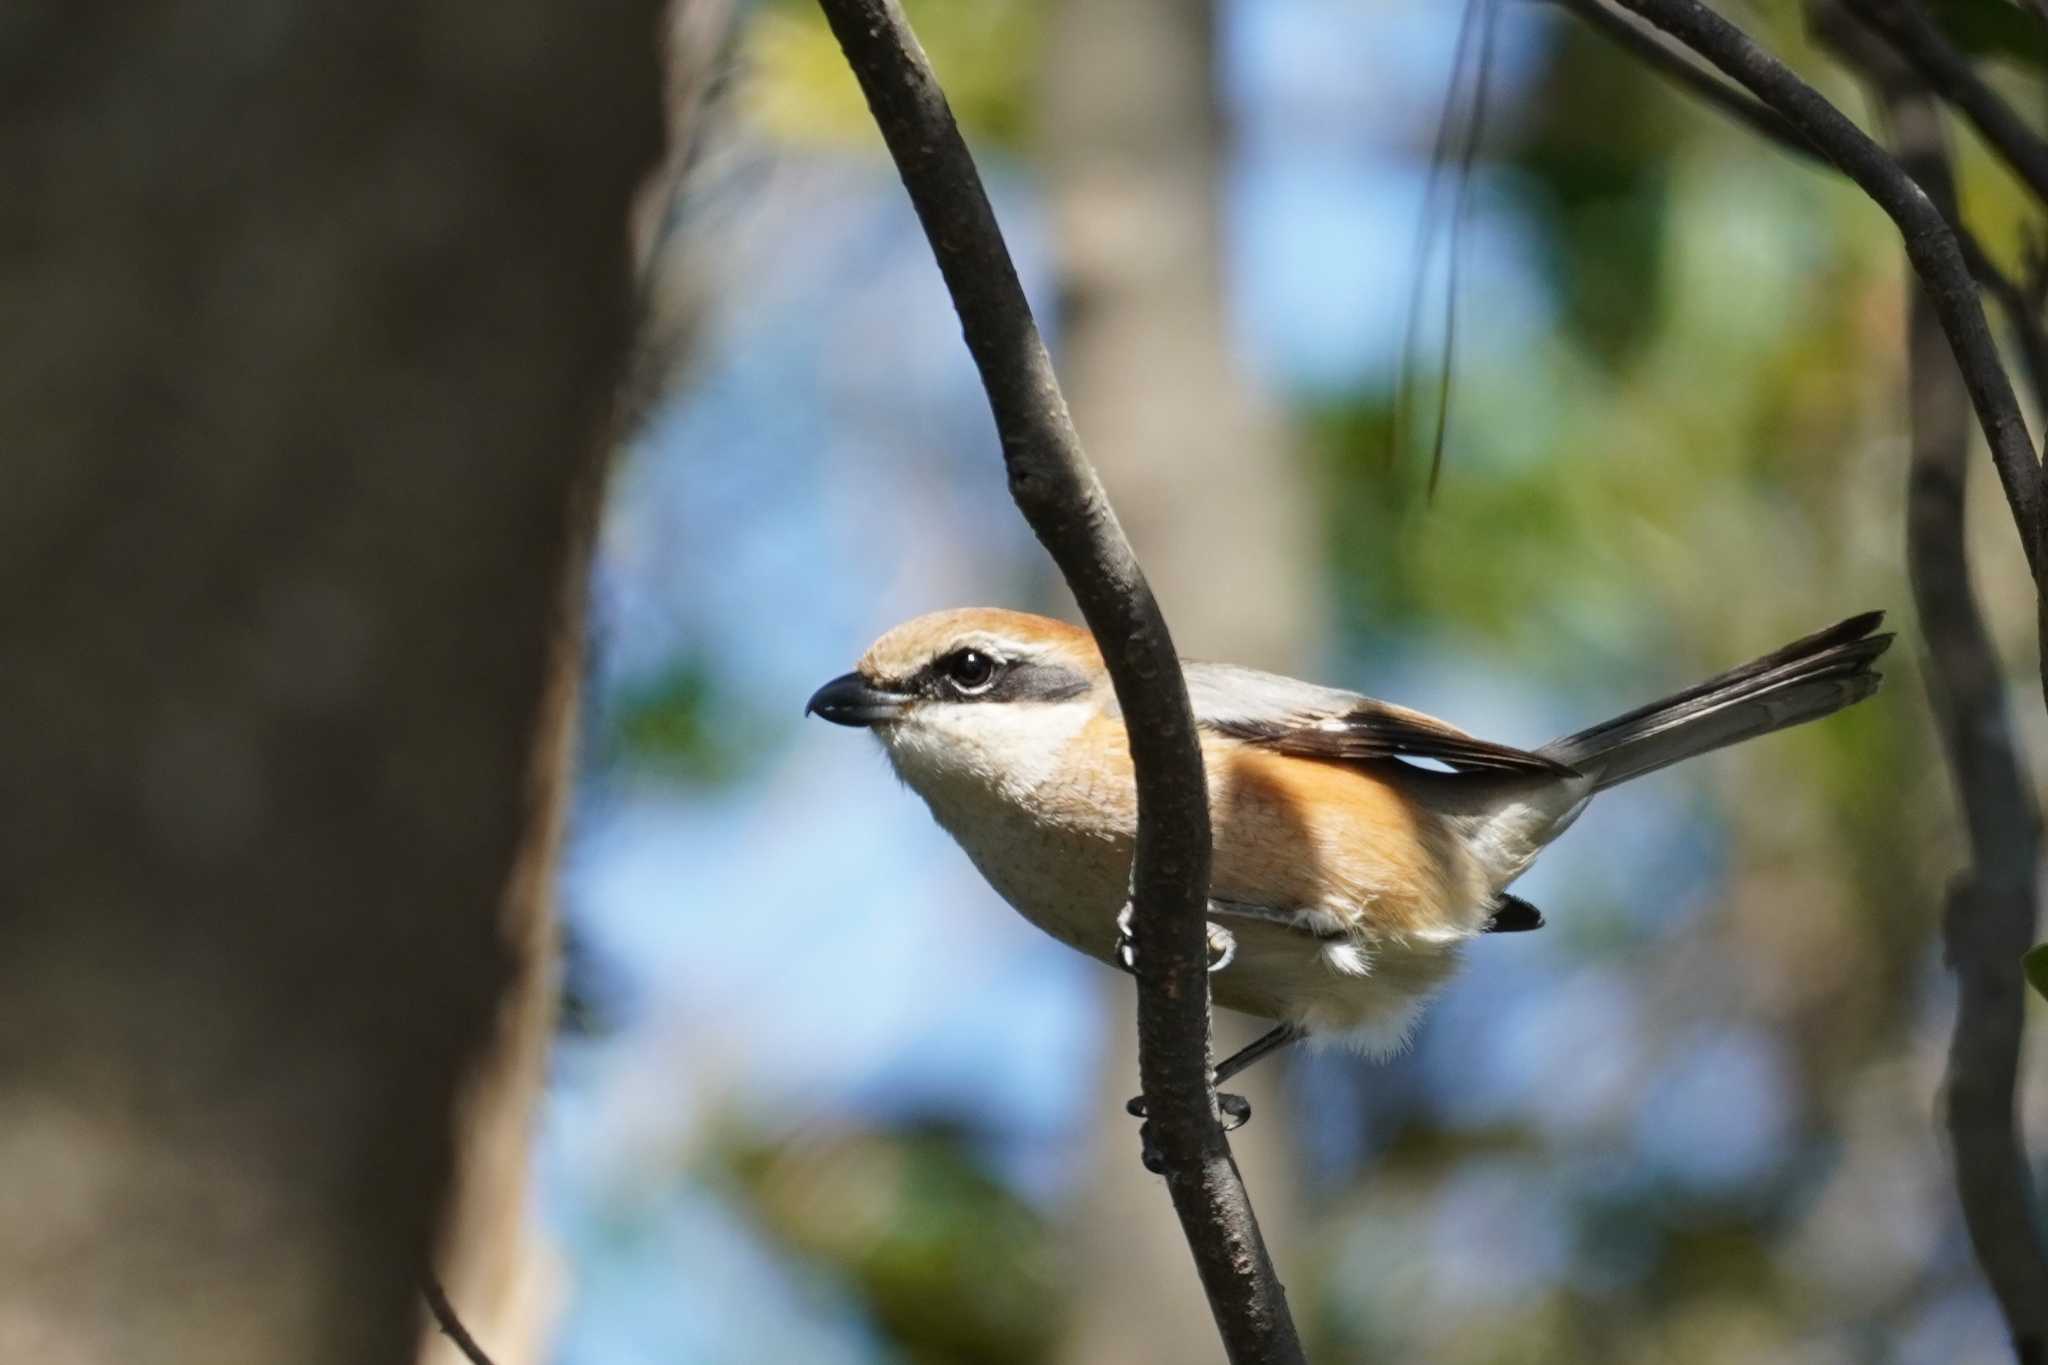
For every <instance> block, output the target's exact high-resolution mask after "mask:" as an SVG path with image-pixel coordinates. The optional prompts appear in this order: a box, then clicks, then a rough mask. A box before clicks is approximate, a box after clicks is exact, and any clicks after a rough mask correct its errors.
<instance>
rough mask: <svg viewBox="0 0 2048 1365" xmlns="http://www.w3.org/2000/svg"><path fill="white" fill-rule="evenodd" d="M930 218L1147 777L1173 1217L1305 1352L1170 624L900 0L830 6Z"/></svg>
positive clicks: (1233, 1319)
mask: <svg viewBox="0 0 2048 1365" xmlns="http://www.w3.org/2000/svg"><path fill="white" fill-rule="evenodd" d="M819 7H820V8H821V9H823V10H824V12H825V18H826V20H827V22H828V23H829V24H830V25H831V27H832V31H833V34H834V35H835V36H836V37H837V38H838V40H839V45H840V47H841V48H842V49H844V51H845V53H846V59H847V61H848V63H849V64H850V65H851V66H852V67H853V71H854V74H855V76H856V77H858V78H859V81H860V85H861V90H862V92H863V93H864V94H865V95H866V96H867V101H868V107H869V108H870V109H871V110H872V111H873V113H874V117H875V122H876V124H877V125H879V127H880V128H881V130H882V138H883V141H884V142H886V143H887V144H888V147H889V152H890V154H891V155H892V156H893V157H894V158H895V161H896V166H897V170H898V171H899V172H900V173H901V174H902V177H903V183H904V187H905V188H906V189H907V190H908V191H909V193H910V200H911V203H912V205H913V206H914V207H915V208H916V210H917V215H918V218H919V219H920V221H922V222H923V224H924V229H925V235H926V236H927V237H928V238H929V239H930V241H931V246H932V252H933V254H934V255H935V256H936V257H937V258H938V263H939V270H940V273H941V274H942V275H944V277H945V281H946V287H947V289H948V290H949V291H950V292H951V294H952V296H953V305H954V307H955V309H956V310H958V312H959V314H960V324H961V331H962V333H963V334H964V335H965V338H966V341H967V348H968V350H969V351H970V352H971V353H972V354H973V356H974V362H975V365H976V366H977V367H978V368H979V370H980V372H981V379H982V384H983V387H984V388H986V389H987V391H988V399H989V406H990V408H991V409H992V411H993V412H994V415H995V422H996V430H997V433H998V435H999V436H1000V437H1001V440H1002V445H1003V463H1004V466H1005V468H1006V469H1007V471H1008V474H1009V483H1010V492H1011V496H1012V497H1014V498H1015V500H1016V502H1017V506H1018V508H1019V509H1020V510H1021V511H1022V512H1023V514H1024V518H1025V520H1026V521H1028V522H1029V523H1030V524H1031V529H1032V530H1033V531H1034V532H1036V533H1037V535H1038V538H1039V539H1040V540H1041V541H1042V542H1043V543H1044V544H1045V547H1046V549H1047V550H1048V551H1050V552H1051V554H1052V557H1053V560H1054V562H1055V563H1056V564H1058V566H1059V569H1060V572H1061V573H1062V574H1063V575H1064V576H1065V578H1066V580H1067V584H1068V586H1069V587H1070V588H1071V589H1072V590H1073V593H1074V599H1075V601H1076V602H1078V603H1079V604H1080V607H1081V612H1082V615H1083V616H1085V617H1086V618H1087V621H1088V625H1089V628H1090V629H1091V630H1093V631H1094V632H1095V638H1096V639H1097V641H1099V642H1100V643H1101V645H1102V647H1103V658H1104V661H1105V662H1106V663H1107V665H1108V667H1109V673H1110V678H1111V681H1112V682H1113V683H1114V684H1115V688H1116V696H1117V700H1118V702H1119V704H1120V705H1121V706H1122V707H1123V711H1124V716H1125V721H1126V725H1127V727H1128V730H1129V734H1130V743H1131V759H1132V762H1133V764H1134V766H1135V768H1136V770H1137V784H1138V812H1139V813H1138V840H1137V855H1136V862H1135V866H1134V871H1133V878H1132V885H1133V899H1134V900H1135V902H1136V930H1137V935H1138V938H1139V939H1140V941H1142V942H1143V943H1144V945H1145V950H1144V952H1143V953H1142V954H1141V955H1140V956H1139V959H1138V1048H1139V1051H1138V1065H1139V1076H1140V1080H1141V1082H1142V1084H1143V1088H1144V1092H1145V1099H1146V1102H1147V1104H1148V1106H1149V1108H1150V1114H1151V1120H1152V1124H1153V1131H1154V1133H1155V1135H1156V1140H1157V1145H1158V1150H1159V1152H1160V1155H1161V1156H1162V1158H1163V1159H1164V1164H1165V1168H1166V1179H1167V1186H1168V1189H1169V1190H1170V1191H1171V1193H1172V1196H1173V1204H1174V1209H1175V1211H1176V1212H1177V1213H1178V1214H1179V1215H1180V1221H1181V1227H1182V1230H1183V1231H1184V1232H1185V1234H1186V1236H1187V1239H1188V1246H1189V1249H1190V1250H1191V1251H1192V1252H1193V1253H1194V1258H1195V1264H1196V1268H1197V1269H1198V1270H1199V1271H1200V1273H1201V1277H1202V1284H1203V1287H1204V1289H1205V1290H1206V1291H1207V1293H1208V1296H1209V1304H1210V1308H1211V1310H1212V1311H1213V1312H1214V1314H1215V1316H1216V1326H1217V1330H1218V1332H1219V1333H1220V1334H1221V1336H1222V1338H1223V1344H1224V1348H1225V1350H1226V1351H1227V1352H1228V1354H1229V1357H1230V1359H1231V1360H1232V1361H1235V1362H1252V1361H1259V1362H1269V1361H1270V1362H1295V1361H1301V1360H1303V1359H1304V1357H1303V1355H1302V1349H1301V1343H1300V1340H1299V1338H1298V1337H1297V1335H1296V1333H1295V1329H1294V1323H1293V1320H1292V1319H1291V1317H1290V1316H1289V1314H1288V1310H1287V1300H1286V1294H1285V1292H1284V1291H1283V1290H1282V1288H1281V1286H1280V1281H1279V1278H1278V1277H1277V1276H1276V1275H1275V1273H1274V1271H1273V1264H1272V1260H1271V1258H1270V1257H1269V1256H1268V1255H1267V1253H1266V1247H1265V1242H1264V1240H1263V1239H1262V1238H1261V1236H1260V1234H1259V1227H1258V1222H1257V1219H1256V1218H1255V1217H1254V1216H1253V1213H1252V1206H1251V1201H1250V1199H1249V1198H1248V1197H1247V1196H1246V1194H1245V1190H1244V1182H1243V1179H1242V1177H1241V1176H1240V1175H1239V1174H1238V1170H1237V1165H1236V1163H1235V1161H1233V1160H1232V1158H1231V1154H1230V1145H1229V1142H1228V1141H1227V1140H1226V1139H1225V1137H1224V1135H1223V1130H1222V1126H1221V1125H1220V1124H1219V1123H1218V1122H1217V1117H1216V1095H1215V1086H1214V1084H1213V1082H1212V1081H1211V1079H1210V1069H1209V982H1208V971H1207V967H1208V952H1207V943H1206V936H1205V934H1204V932H1203V925H1204V919H1203V910H1204V906H1205V904H1206V902H1207V897H1208V889H1209V858H1210V836H1209V800H1208V784H1207V777H1206V774H1205V773H1204V771H1203V768H1202V758H1201V750H1200V747H1199V745H1198V743H1197V739H1196V734H1195V726H1194V716H1193V713H1192V711H1191V710H1190V708H1189V706H1188V698H1187V687H1186V684H1185V682H1184V680H1183V679H1182V677H1181V672H1180V664H1179V661H1178V660H1177V658H1176V657H1175V654H1174V648H1173V641H1172V639H1171V637H1170V636H1169V635H1168V633H1167V629H1166V622H1165V619H1164V618H1163V617H1162V616H1161V615H1160V612H1159V607H1158V604H1157V603H1156V602H1155V601H1154V600H1153V597H1152V592H1151V589H1150V588H1149V587H1147V586H1146V583H1145V578H1144V575H1143V573H1142V572H1141V571H1140V570H1139V568H1138V563H1137V560H1136V559H1135V557H1133V555H1132V553H1131V548H1130V545H1129V543H1128V542H1127V541H1126V540H1125V539H1124V534H1123V530H1122V528H1121V527H1120V526H1118V524H1117V520H1116V515H1115V513H1114V512H1113V511H1112V510H1111V509H1110V506H1109V500H1108V499H1107V497H1105V496H1104V494H1103V491H1102V486H1101V484H1100V483H1099V482H1098V480H1097V479H1096V477H1095V471H1094V469H1093V468H1092V467H1091V466H1090V465H1089V463H1088V460H1087V457H1086V456H1085V455H1084V454H1083V453H1082V449H1081V442H1080V438H1079V437H1078V435H1076V433H1075V431H1074V427H1073V422H1072V420H1071V419H1070V418H1069V416H1068V414H1067V405H1066V400H1065V399H1064V398H1063V397H1062V396H1061V394H1060V389H1059V384H1058V381H1057V380H1056V379H1055V378H1054V375H1053V371H1052V364H1051V362H1050V360H1049V359H1048V358H1047V356H1046V352H1045V345H1044V343H1043V341H1041V339H1040V337H1039V334H1038V328H1037V324H1036V323H1035V322H1034V321H1033V320H1032V316H1031V309H1030V305H1029V304H1028V303H1027V302H1026V300H1025V297H1024V291H1023V289H1022V287H1021V286H1020V285H1019V284H1018V282H1017V272H1016V268H1015V267H1014V266H1013V265H1012V263H1011V261H1010V254H1009V250H1008V248H1007V247H1006V246H1005V245H1004V244H1003V238H1002V233H1001V231H1000V229H999V228H998V227H997V225H996V220H995V213H994V211H993V210H992V209H991V208H990V206H989V202H988V196H987V194H986V192H985V191H984V190H983V188H982V184H981V177H980V176H979V174H978V173H977V172H976V170H975V167H974V161H973V158H972V157H971V156H970V155H969V154H968V151H967V145H966V143H965V142H964V141H963V140H962V138H961V136H960V130H959V128H958V126H957V125H956V124H955V123H954V120H953V115H952V111H951V110H950V109H949V108H948V107H947V105H946V99H945V95H944V93H943V92H942V91H941V90H940V89H939V85H938V81H937V79H936V78H935V77H934V76H933V74H932V70H931V67H930V64H929V63H928V62H927V61H926V59H925V56H924V52H923V50H922V49H921V48H920V47H919V45H918V42H917V38H916V36H915V35H914V34H913V33H912V32H911V30H910V26H909V24H908V23H907V22H906V20H905V19H904V17H903V14H902V11H901V10H900V8H899V7H898V5H897V4H896V3H894V0H819Z"/></svg>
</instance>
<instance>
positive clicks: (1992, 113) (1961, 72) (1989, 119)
mask: <svg viewBox="0 0 2048 1365" xmlns="http://www.w3.org/2000/svg"><path fill="white" fill-rule="evenodd" d="M1844 3H1845V4H1846V6H1847V8H1848V10H1849V12H1850V13H1851V14H1854V15H1855V16H1856V17H1857V18H1858V19H1861V20H1862V21H1863V22H1864V23H1865V24H1867V25H1868V26H1869V27H1870V29H1871V30H1872V31H1873V32H1875V33H1878V34H1880V35H1882V36H1883V38H1884V39H1885V41H1886V42H1887V43H1889V44H1890V46H1891V49H1892V50H1893V51H1894V52H1896V53H1898V54H1899V56H1900V57H1902V58H1904V59H1905V61H1906V64H1907V65H1908V66H1910V67H1912V69H1913V70H1914V72H1916V73H1917V74H1918V75H1919V77H1920V79H1921V81H1922V82H1924V86H1925V88H1926V89H1927V90H1929V91H1931V92H1933V93H1935V94H1939V95H1940V96H1941V97H1942V99H1944V100H1946V101H1948V103H1950V104H1952V105H1954V106H1955V107H1956V108H1957V109H1959V110H1961V111H1962V114H1963V117H1965V118H1967V119H1969V120H1970V124H1971V126H1972V127H1974V128H1975V129H1976V130H1977V131H1978V132H1979V133H1980V134H1982V135H1983V138H1984V141H1985V142H1986V143H1988V144H1989V145H1990V147H1991V149H1992V150H1993V151H1994V152H1996V153H1997V154H1998V155H1999V157H2000V158H2001V159H2002V160H2003V161H2004V162H2005V164H2006V165H2007V166H2009V167H2011V168H2012V172H2013V174H2014V175H2017V176H2018V177H2019V178H2020V179H2021V180H2022V181H2024V182H2025V183H2026V185H2027V188H2029V189H2031V190H2032V191H2033V192H2034V197H2035V198H2036V199H2039V200H2040V201H2041V202H2042V203H2044V204H2048V141H2043V140H2042V138H2041V135H2040V134H2038V133H2036V132H2035V131H2034V130H2033V129H2032V128H2030V127H2028V126H2027V124H2026V122H2025V121H2024V120H2023V119H2021V118H2020V116H2019V114H2018V113H2017V112H2015V111H2014V109H2013V107H2012V106H2011V105H2010V104H2007V103H2006V102H2005V100H2003V99H2002V98H2000V97H1999V94H1998V92H1997V91H1996V90H1993V89H1992V88H1991V86H1990V85H1989V84H1988V83H1987V82H1986V81H1985V80H1984V78H1983V77H1982V76H1980V75H1978V74H1977V69H1976V68H1975V67H1973V66H1971V65H1970V59H1969V58H1968V57H1965V56H1964V55H1963V54H1962V53H1961V52H1960V51H1958V50H1957V48H1956V46H1955V44H1954V43H1951V42H1950V41H1949V40H1948V35H1946V34H1944V33H1943V32H1942V31H1941V30H1940V29H1939V28H1937V27H1935V25H1934V21H1933V20H1931V19H1929V18H1928V17H1927V13H1926V11H1925V10H1923V9H1921V8H1920V6H1919V5H1917V4H1915V3H1914V2H1913V0H1844ZM1893 112H1895V113H1896V112H1897V110H1894V111H1893ZM1903 154H1904V149H1903V148H1902V149H1901V155H1902V156H1903ZM1930 192H1931V191H1930Z"/></svg>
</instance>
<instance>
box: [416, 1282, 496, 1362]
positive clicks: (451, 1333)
mask: <svg viewBox="0 0 2048 1365" xmlns="http://www.w3.org/2000/svg"><path fill="white" fill-rule="evenodd" d="M420 1294H421V1296H422V1297H424V1298H425V1299H426V1301H427V1311H428V1312H430V1313H432V1314H433V1315H434V1325H435V1326H436V1327H438V1328H440V1329H441V1335H442V1336H444V1337H446V1338H448V1340H450V1341H452V1342H454V1343H455V1349H456V1350H458V1351H460V1352H462V1358H463V1359H464V1360H467V1361H468V1362H469V1365H493V1362H492V1360H491V1358H490V1356H489V1355H488V1354H487V1353H486V1352H485V1351H484V1348H483V1347H481V1346H479V1345H477V1344H476V1338H475V1337H473V1336H471V1335H470V1334H469V1329H468V1328H467V1327H464V1326H463V1325H462V1319H461V1318H459V1317H457V1316H456V1315H455V1305H454V1304H452V1303H450V1302H448V1291H447V1290H445V1289H443V1288H441V1281H440V1280H439V1279H438V1278H437V1277H436V1276H435V1275H434V1273H433V1272H432V1271H431V1270H430V1271H428V1272H427V1274H426V1278H424V1279H423V1280H421V1281H420Z"/></svg>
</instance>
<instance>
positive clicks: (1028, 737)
mask: <svg viewBox="0 0 2048 1365" xmlns="http://www.w3.org/2000/svg"><path fill="white" fill-rule="evenodd" d="M1110 697H1111V693H1110V689H1109V682H1108V676H1107V674H1106V673H1105V672H1104V669H1103V666H1102V655H1101V653H1100V652H1099V651H1098V650H1097V649H1096V647H1095V640H1094V638H1093V637H1092V636H1090V635H1089V634H1088V632H1087V631H1085V630H1082V629H1080V628H1079V627H1077V626H1070V625H1067V624H1066V623H1065V622H1061V621H1054V620H1050V619H1048V618H1046V617H1043V616H1032V615H1028V614H1026V613H1024V612H1016V611H1003V610H999V609H997V608H993V607H971V608H965V609H962V610H957V611H942V612H934V613H932V614H931V615H929V616H920V617H918V618H916V619H915V620H912V621H906V622H904V623H903V624H902V625H900V626H897V627H896V628H895V629H894V630H891V631H890V632H889V633H888V634H886V635H884V636H883V637H882V638H881V639H879V640H877V641H875V643H874V645H873V647H871V648H870V649H869V650H868V652H867V653H866V654H864V655H862V656H861V660H860V662H859V664H858V665H856V666H855V668H854V670H853V672H851V673H847V674H844V675H842V676H840V677H837V678H834V679H833V680H832V681H831V682H828V683H826V684H825V685H824V686H823V687H821V688H819V689H818V690H817V692H816V693H815V694H814V695H813V696H812V697H811V700H810V704H809V705H808V706H806V707H805V708H804V711H805V714H807V715H809V714H816V715H819V716H822V717H823V718H825V719H826V720H829V721H832V722H833V723H835V724H838V725H856V726H864V727H866V728H868V729H871V730H873V731H874V733H875V736H876V737H877V738H878V739H880V740H881V742H882V747H883V748H884V749H886V750H887V751H888V754H889V758H890V761H891V762H892V763H894V765H895V767H896V771H897V772H898V773H899V774H900V775H901V776H902V777H903V780H904V781H905V782H907V783H909V784H910V786H911V787H913V788H914V789H916V790H917V791H918V792H920V793H921V794H923V795H924V796H926V797H927V798H933V797H936V796H938V795H939V794H940V791H941V789H943V788H953V787H958V786H961V785H962V784H965V785H967V786H971V787H981V788H986V789H989V790H990V791H991V792H993V793H1000V794H1007V795H1008V796H1010V797H1011V799H1021V798H1022V796H1023V795H1024V794H1025V793H1027V792H1029V791H1030V790H1032V789H1034V788H1035V787H1036V786H1037V785H1038V784H1039V783H1040V782H1042V781H1043V780H1044V778H1045V777H1047V776H1049V775H1050V774H1051V773H1052V772H1053V771H1054V770H1056V768H1057V767H1058V765H1059V763H1060V756H1061V752H1062V751H1063V750H1064V749H1065V748H1066V746H1067V744H1068V743H1069V742H1070V741H1071V740H1072V739H1073V738H1074V736H1075V735H1076V734H1077V733H1079V731H1080V730H1081V728H1082V727H1083V726H1085V725H1086V724H1087V723H1088V722H1089V720H1091V719H1093V718H1094V717H1095V716H1097V715H1099V714H1101V712H1102V710H1103V707H1104V705H1105V703H1107V702H1108V701H1109V699H1110Z"/></svg>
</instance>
